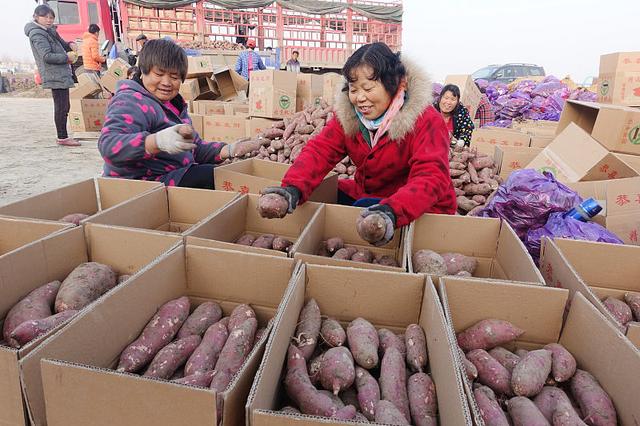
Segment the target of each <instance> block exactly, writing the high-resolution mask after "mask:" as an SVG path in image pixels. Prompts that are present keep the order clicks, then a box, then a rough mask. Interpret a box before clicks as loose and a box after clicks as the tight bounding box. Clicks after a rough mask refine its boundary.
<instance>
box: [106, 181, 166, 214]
mask: <svg viewBox="0 0 640 426" xmlns="http://www.w3.org/2000/svg"><path fill="white" fill-rule="evenodd" d="M96 182H97V184H98V195H99V197H100V209H101V210H105V209H108V208H110V207H113V206H115V205H118V204H120V203H122V202H123V201H127V200H129V199H131V198H134V197H136V196H138V195H140V194H143V193H145V192H148V191H151V190H154V189H161V188H163V187H164V185H163V184H162V183H160V182H150V181H144V180H134V179H116V178H106V177H100V178H97V179H96Z"/></svg>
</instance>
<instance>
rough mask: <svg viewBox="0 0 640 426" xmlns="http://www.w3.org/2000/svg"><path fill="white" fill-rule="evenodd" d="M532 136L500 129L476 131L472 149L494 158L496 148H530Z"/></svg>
mask: <svg viewBox="0 0 640 426" xmlns="http://www.w3.org/2000/svg"><path fill="white" fill-rule="evenodd" d="M530 143H531V136H530V135H528V134H526V133H522V132H519V131H516V130H510V129H502V128H498V127H483V128H480V129H475V130H474V131H473V133H472V134H471V147H472V148H475V149H477V150H478V151H479V152H482V153H484V154H487V155H491V156H493V155H494V153H495V147H496V146H500V147H504V146H515V147H520V148H521V147H528V146H529V144H530Z"/></svg>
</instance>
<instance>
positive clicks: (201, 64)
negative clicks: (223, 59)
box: [187, 56, 213, 78]
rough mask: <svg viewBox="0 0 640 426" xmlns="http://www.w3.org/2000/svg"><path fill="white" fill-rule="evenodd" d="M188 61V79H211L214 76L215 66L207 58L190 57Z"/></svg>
mask: <svg viewBox="0 0 640 426" xmlns="http://www.w3.org/2000/svg"><path fill="white" fill-rule="evenodd" d="M187 61H188V66H187V78H194V77H200V76H203V77H211V75H212V74H213V65H211V62H210V61H209V59H208V58H207V57H206V56H188V57H187Z"/></svg>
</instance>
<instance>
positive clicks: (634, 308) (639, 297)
mask: <svg viewBox="0 0 640 426" xmlns="http://www.w3.org/2000/svg"><path fill="white" fill-rule="evenodd" d="M624 301H625V302H626V303H627V305H629V308H631V312H632V313H633V319H634V320H635V321H640V293H633V292H629V293H625V295H624Z"/></svg>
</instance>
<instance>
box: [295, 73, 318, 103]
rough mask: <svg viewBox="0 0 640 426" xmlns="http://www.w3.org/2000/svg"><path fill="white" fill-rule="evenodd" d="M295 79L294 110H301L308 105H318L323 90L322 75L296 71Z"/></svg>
mask: <svg viewBox="0 0 640 426" xmlns="http://www.w3.org/2000/svg"><path fill="white" fill-rule="evenodd" d="M296 79H297V85H296V111H302V110H303V109H304V108H305V107H307V106H310V105H313V106H316V107H317V106H320V102H321V101H322V96H323V91H324V78H323V76H321V75H318V74H304V73H298V74H297V75H296Z"/></svg>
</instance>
